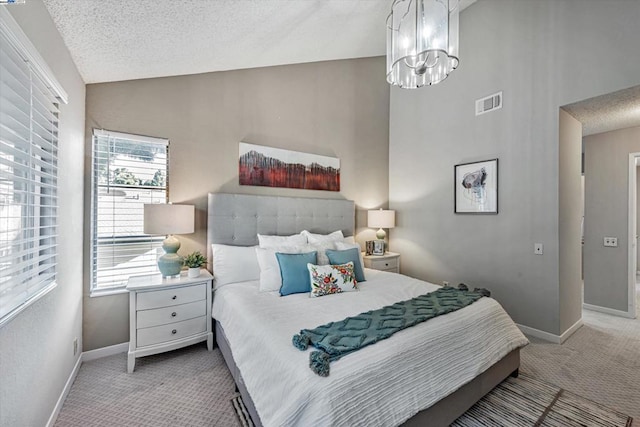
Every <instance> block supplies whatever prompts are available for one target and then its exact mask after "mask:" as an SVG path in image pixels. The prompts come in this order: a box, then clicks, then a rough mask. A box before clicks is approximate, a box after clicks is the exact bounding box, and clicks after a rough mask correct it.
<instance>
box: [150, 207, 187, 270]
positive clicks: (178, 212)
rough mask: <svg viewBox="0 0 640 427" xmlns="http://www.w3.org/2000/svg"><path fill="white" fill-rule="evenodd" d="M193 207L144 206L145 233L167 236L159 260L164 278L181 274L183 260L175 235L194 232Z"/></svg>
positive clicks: (159, 267)
mask: <svg viewBox="0 0 640 427" xmlns="http://www.w3.org/2000/svg"><path fill="white" fill-rule="evenodd" d="M194 212H195V209H194V207H193V205H170V204H167V205H164V204H145V205H144V233H145V234H156V235H157V234H166V235H167V238H166V239H165V240H164V241H163V242H162V249H164V252H165V253H164V255H162V256H161V257H160V258H158V269H159V270H160V273H162V277H169V276H175V275H177V274H180V270H181V269H182V263H183V259H182V257H181V256H180V255H178V253H177V252H178V249H180V241H179V240H178V239H177V238H176V237H175V236H173V234H189V233H193V232H194Z"/></svg>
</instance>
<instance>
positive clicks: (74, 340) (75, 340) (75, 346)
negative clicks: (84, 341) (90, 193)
mask: <svg viewBox="0 0 640 427" xmlns="http://www.w3.org/2000/svg"><path fill="white" fill-rule="evenodd" d="M76 354H78V338H74V339H73V355H74V356H75V355H76Z"/></svg>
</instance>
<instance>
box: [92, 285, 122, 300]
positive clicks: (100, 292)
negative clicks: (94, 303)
mask: <svg viewBox="0 0 640 427" xmlns="http://www.w3.org/2000/svg"><path fill="white" fill-rule="evenodd" d="M128 292H129V291H127V289H126V288H124V287H122V288H109V289H91V291H90V292H89V298H96V297H108V296H110V295H120V294H126V293H128Z"/></svg>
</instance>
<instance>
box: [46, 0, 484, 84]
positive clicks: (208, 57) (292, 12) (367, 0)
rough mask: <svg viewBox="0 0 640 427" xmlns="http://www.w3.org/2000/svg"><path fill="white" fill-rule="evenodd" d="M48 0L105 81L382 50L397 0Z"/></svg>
mask: <svg viewBox="0 0 640 427" xmlns="http://www.w3.org/2000/svg"><path fill="white" fill-rule="evenodd" d="M474 1H475V0H462V1H461V2H460V7H461V9H463V8H465V7H467V6H468V5H470V4H471V3H473V2H474ZM44 3H45V5H46V7H47V9H48V10H49V13H50V14H51V16H52V18H53V20H54V22H55V23H56V26H57V27H58V30H59V31H60V33H61V34H62V38H63V39H64V41H65V43H66V45H67V47H68V48H69V51H70V52H71V56H72V57H73V60H74V61H75V63H76V65H77V67H78V70H79V71H80V74H81V75H82V77H83V79H84V80H85V82H86V83H98V82H109V81H118V80H132V79H141V78H149V77H161V76H173V75H182V74H196V73H203V72H210V71H222V70H235V69H242V68H255V67H265V66H272V65H283V64H295V63H304V62H316V61H325V60H335V59H345V58H362V57H369V56H378V55H384V54H385V50H386V22H385V21H386V17H387V15H388V14H389V12H390V10H391V3H392V0H44Z"/></svg>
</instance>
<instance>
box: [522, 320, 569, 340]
mask: <svg viewBox="0 0 640 427" xmlns="http://www.w3.org/2000/svg"><path fill="white" fill-rule="evenodd" d="M516 326H517V327H518V328H520V330H521V331H522V333H523V334H525V335H529V336H532V337H535V338H540V339H543V340H545V341H549V342H552V343H554V344H560V335H555V334H552V333H550V332H545V331H541V330H540V329H536V328H531V327H529V326H525V325H521V324H519V323H516Z"/></svg>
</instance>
